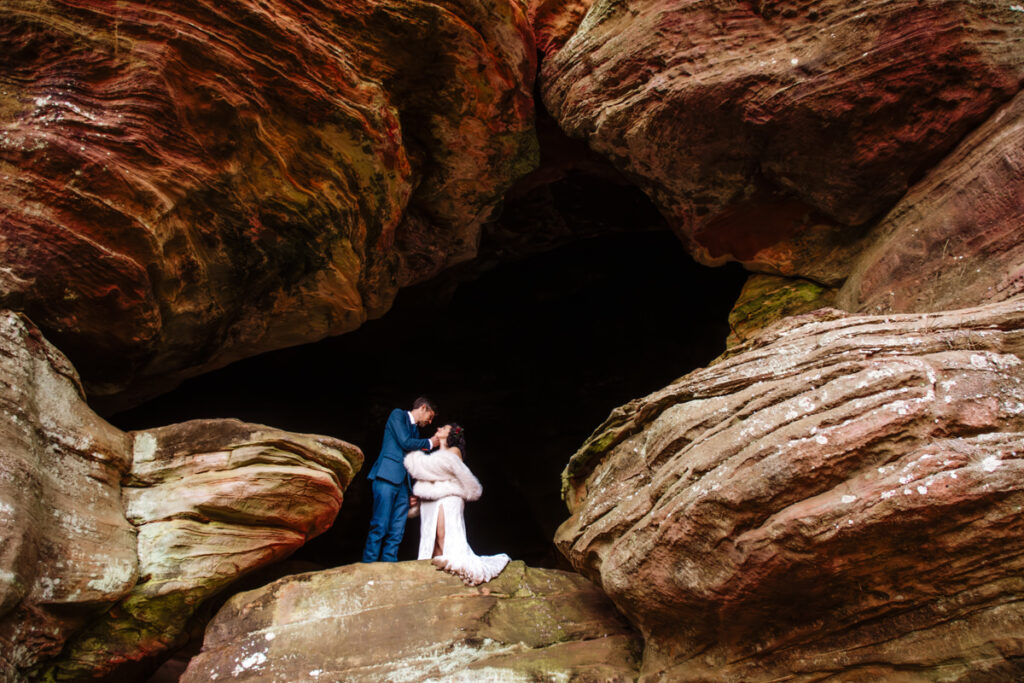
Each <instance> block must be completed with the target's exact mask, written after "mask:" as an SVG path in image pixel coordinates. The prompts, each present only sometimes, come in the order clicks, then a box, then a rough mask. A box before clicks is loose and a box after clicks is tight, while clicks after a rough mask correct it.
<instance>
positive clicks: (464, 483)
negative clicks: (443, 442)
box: [405, 449, 484, 500]
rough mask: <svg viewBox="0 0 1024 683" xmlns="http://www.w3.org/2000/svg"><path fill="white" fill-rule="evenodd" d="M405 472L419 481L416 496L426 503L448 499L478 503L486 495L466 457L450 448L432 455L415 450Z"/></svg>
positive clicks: (414, 493) (410, 456) (408, 457)
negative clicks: (461, 456)
mask: <svg viewBox="0 0 1024 683" xmlns="http://www.w3.org/2000/svg"><path fill="white" fill-rule="evenodd" d="M405 469H406V470H408V471H409V474H410V475H411V476H412V478H413V479H415V480H416V484H415V485H414V486H413V487H412V493H413V495H414V496H417V497H419V498H423V499H424V500H440V499H441V498H444V497H445V496H458V497H459V498H463V499H465V500H476V499H477V498H479V497H480V495H481V494H482V493H483V492H484V489H483V487H482V486H480V482H479V481H478V480H477V478H476V477H474V476H473V473H472V472H470V471H469V468H468V467H466V464H465V463H464V462H462V458H460V457H459V456H457V455H455V453H453V452H451V451H449V450H446V449H441V450H439V451H434V452H433V453H429V454H428V453H424V452H423V451H413V452H412V453H409V454H407V455H406V456H405Z"/></svg>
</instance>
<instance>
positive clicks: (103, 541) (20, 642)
mask: <svg viewBox="0 0 1024 683" xmlns="http://www.w3.org/2000/svg"><path fill="white" fill-rule="evenodd" d="M130 464H131V438H130V437H129V435H127V434H125V433H124V432H121V431H120V430H118V429H116V428H114V427H113V426H111V425H109V424H108V423H106V422H105V421H103V420H102V419H101V418H99V417H97V416H96V414H95V413H93V412H92V411H91V410H89V408H88V406H86V404H85V401H84V400H83V397H82V390H81V386H80V384H79V382H78V377H77V375H76V374H75V371H74V368H72V367H71V365H70V364H69V363H68V362H67V359H66V358H64V356H62V355H61V354H60V352H59V351H57V350H56V349H55V348H54V347H52V346H51V345H50V344H49V343H48V342H47V341H46V340H45V339H43V337H42V335H41V334H40V333H39V330H38V329H36V328H35V327H34V326H33V325H32V324H31V323H30V322H28V321H27V320H25V319H24V318H23V317H21V316H19V315H17V314H15V313H11V312H9V311H4V312H2V313H0V679H3V680H9V681H14V680H18V678H19V674H18V673H17V672H18V671H19V670H22V669H26V668H28V667H31V666H32V665H34V664H36V663H38V662H39V661H43V660H45V659H47V658H49V657H53V656H54V655H56V654H57V653H59V652H60V650H61V648H62V647H63V645H64V642H65V640H66V639H67V638H68V636H69V634H71V633H73V632H74V631H75V630H77V629H78V628H80V627H81V626H82V625H83V624H84V623H86V622H87V621H88V620H89V619H90V618H92V617H94V615H96V613H98V612H101V611H103V610H104V609H105V608H107V607H109V606H110V605H111V604H113V603H115V602H117V601H118V600H119V599H120V598H121V597H122V596H124V595H125V594H127V593H128V591H129V590H130V589H131V588H132V586H133V585H134V584H135V581H136V579H137V577H138V560H137V558H136V554H135V529H134V527H133V526H132V525H131V524H130V523H129V522H128V520H127V519H125V516H124V510H123V509H122V506H121V478H122V476H123V475H124V474H125V473H126V472H127V471H128V468H129V466H130Z"/></svg>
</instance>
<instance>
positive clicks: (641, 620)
mask: <svg viewBox="0 0 1024 683" xmlns="http://www.w3.org/2000/svg"><path fill="white" fill-rule="evenodd" d="M1022 356H1024V300H1022V299H1021V298H1017V299H1015V300H1013V301H1010V302H1005V303H998V304H991V305H988V306H984V307H979V308H974V309H963V310H957V311H949V312H944V313H937V314H930V315H892V316H888V317H872V316H846V315H845V314H842V313H840V312H839V311H835V310H831V311H830V310H828V309H826V310H822V311H818V312H816V313H811V314H807V315H804V316H797V317H794V318H790V319H788V320H787V321H785V322H783V323H780V324H777V325H775V326H773V327H771V328H769V329H768V330H766V331H765V332H763V333H762V334H761V335H760V336H757V337H755V338H754V339H752V340H751V341H748V342H746V343H745V344H744V345H743V346H741V347H739V352H738V353H737V354H736V355H734V356H732V357H730V358H728V359H726V360H724V361H721V362H719V363H717V364H714V365H712V366H710V367H709V368H705V369H702V370H698V371H696V372H693V373H691V374H690V375H687V376H686V377H684V378H682V379H680V380H679V381H677V382H676V383H674V384H672V385H670V386H668V387H666V388H665V389H663V390H661V391H658V392H655V393H653V394H650V395H648V396H646V397H643V398H640V399H637V400H635V401H633V402H631V403H629V404H627V405H625V406H622V407H621V408H618V409H616V410H615V411H613V412H612V414H611V416H610V417H609V418H608V420H607V421H606V422H605V423H604V424H603V425H601V426H600V427H599V428H598V429H597V430H596V431H595V433H594V435H593V436H592V437H591V438H590V439H589V440H588V442H587V443H586V444H585V445H584V446H583V448H581V449H580V451H579V452H577V454H576V455H575V456H574V457H573V458H572V460H571V461H570V463H569V466H568V468H567V470H566V472H565V475H564V476H565V494H566V499H567V501H568V502H569V506H570V509H571V511H572V516H571V517H570V519H569V520H568V521H566V522H565V523H564V524H563V525H562V526H561V527H560V529H559V531H558V533H557V535H556V543H557V544H558V546H559V548H560V549H561V550H562V552H563V553H564V554H565V556H566V557H567V558H569V560H570V561H571V562H572V563H573V565H574V566H575V567H576V568H578V569H579V570H580V571H581V572H583V573H584V574H586V575H587V576H589V577H590V578H592V579H593V580H594V581H595V582H597V583H598V584H599V585H601V587H602V588H603V589H604V591H605V592H606V593H607V594H608V595H609V596H610V597H611V598H612V600H613V601H614V602H615V603H616V605H617V606H618V607H619V608H620V609H621V610H622V611H623V612H624V613H625V614H626V615H627V616H628V617H629V618H630V619H631V620H632V621H633V622H634V623H635V624H636V625H637V626H639V627H640V629H641V630H642V632H643V635H644V638H645V654H644V663H643V673H644V674H645V675H651V676H656V675H659V674H664V675H665V677H666V679H668V680H716V681H755V680H778V679H779V678H784V677H787V676H788V677H793V678H795V679H797V680H803V679H807V680H817V679H818V678H820V677H821V676H824V675H832V676H839V677H841V678H843V679H844V680H845V679H850V680H888V679H896V680H902V679H901V678H900V677H901V676H902V675H903V673H902V672H906V671H913V672H916V675H919V676H921V677H922V678H925V679H928V680H936V679H942V680H972V678H971V677H972V676H982V675H984V676H986V677H989V678H991V679H993V680H1016V679H1019V678H1020V677H1021V675H1022V673H1024V672H1022V670H1021V668H1020V667H1021V664H1020V662H1021V661H1022V655H1024V651H1022V649H1021V642H1022V641H1021V638H1020V634H1021V628H1020V624H1021V620H1022V618H1024V609H1022V607H1021V604H1022V603H1021V596H1022V595H1024V586H1022V585H1021V581H1020V575H1021V571H1022V569H1024V565H1022V560H1021V558H1022V557H1024V553H1022V550H1024V541H1022V539H1024V536H1022V534H1021V531H1022V524H1024V522H1022V518H1021V515H1020V509H1021V506H1022V505H1024V458H1022V450H1021V444H1022V443H1024V362H1022ZM652 680H653V679H652Z"/></svg>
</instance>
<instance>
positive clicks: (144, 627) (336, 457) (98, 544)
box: [0, 312, 362, 680]
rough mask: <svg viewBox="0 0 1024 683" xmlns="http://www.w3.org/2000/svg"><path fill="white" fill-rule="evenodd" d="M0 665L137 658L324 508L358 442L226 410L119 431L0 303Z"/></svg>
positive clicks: (115, 671) (325, 517) (180, 634)
mask: <svg viewBox="0 0 1024 683" xmlns="http://www.w3.org/2000/svg"><path fill="white" fill-rule="evenodd" d="M0 373H2V375H3V377H4V381H3V390H2V391H0V401H2V403H3V410H2V411H0V438H2V439H3V440H4V448H3V453H2V456H0V517H2V519H3V522H4V532H3V535H2V538H0V644H2V647H0V675H2V676H3V678H4V679H5V680H19V679H21V678H22V677H23V676H25V675H31V676H32V677H43V678H54V679H58V680H83V679H87V678H91V677H94V676H97V675H103V674H106V675H110V676H113V677H115V678H116V677H119V678H121V679H122V680H124V679H125V677H126V676H128V677H130V676H131V675H132V674H135V673H138V672H141V671H142V670H143V669H144V668H145V666H146V665H147V663H148V661H147V660H149V659H150V658H152V657H155V656H158V655H159V654H160V653H161V652H163V651H165V650H166V649H167V648H169V647H171V646H173V645H176V644H178V643H180V641H181V640H182V639H183V638H184V635H185V629H186V626H188V625H189V620H190V618H191V617H192V616H193V614H194V613H195V612H196V610H197V609H199V608H200V606H201V605H202V604H203V603H204V601H205V600H207V599H208V598H210V597H211V596H213V595H214V594H216V593H217V592H218V591H220V590H221V589H223V588H224V587H226V586H228V585H229V584H230V583H231V582H232V581H234V580H235V579H237V578H239V577H241V576H242V575H244V574H246V573H247V572H249V571H252V570H254V569H257V568H259V567H261V566H264V565H266V564H268V563H270V562H273V561H275V560H278V559H280V558H282V557H284V556H286V555H288V554H289V553H291V552H292V551H294V550H295V549H296V548H298V547H299V546H300V545H302V544H303V543H304V542H305V541H306V540H308V539H309V538H311V537H312V536H315V535H316V534H319V533H321V532H322V531H324V530H325V529H326V528H327V527H328V526H329V525H330V524H331V522H333V520H334V517H335V516H336V514H337V512H338V509H339V507H340V506H341V502H342V492H343V490H344V489H345V487H347V486H348V484H349V483H350V482H351V480H352V477H353V476H354V474H355V472H356V471H357V470H358V469H359V467H360V466H361V464H362V453H361V452H360V451H359V449H358V448H356V447H355V446H352V445H350V444H347V443H345V442H343V441H339V440H337V439H331V438H328V437H319V436H309V435H301V434H291V433H288V432H282V431H279V430H274V429H271V428H268V427H262V426H259V425H251V424H244V423H241V422H238V421H235V420H208V421H195V422H190V423H185V424H180V425H172V426H169V427H163V428H160V429H155V430H150V431H146V432H139V433H135V434H128V433H125V432H122V431H120V430H118V429H116V428H115V427H113V426H112V425H110V424H108V423H106V422H105V421H103V420H102V419H101V418H100V417H98V416H97V415H96V414H95V413H94V412H93V411H92V410H90V409H89V407H88V406H87V405H86V403H85V401H84V399H83V396H82V391H81V386H80V384H79V382H78V378H77V375H76V374H75V371H74V369H73V368H72V367H71V365H70V364H69V363H68V361H67V359H66V358H65V357H64V356H62V355H61V354H60V353H59V352H58V351H57V350H56V349H55V348H53V347H52V346H50V345H49V344H48V343H47V342H46V340H45V339H43V337H42V335H41V334H40V333H39V331H38V329H36V328H35V327H34V326H33V325H32V324H31V323H29V322H28V321H27V320H26V319H24V318H22V317H20V316H19V315H17V314H13V313H10V312H5V313H3V315H2V316H0Z"/></svg>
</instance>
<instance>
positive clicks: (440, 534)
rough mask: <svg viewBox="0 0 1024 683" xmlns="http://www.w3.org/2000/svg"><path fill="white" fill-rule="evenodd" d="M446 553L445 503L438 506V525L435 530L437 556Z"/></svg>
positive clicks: (435, 554) (435, 555)
mask: <svg viewBox="0 0 1024 683" xmlns="http://www.w3.org/2000/svg"><path fill="white" fill-rule="evenodd" d="M443 554H444V505H441V504H438V506H437V526H436V527H435V530H434V554H433V555H431V557H437V556H438V555H443Z"/></svg>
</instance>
